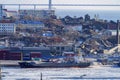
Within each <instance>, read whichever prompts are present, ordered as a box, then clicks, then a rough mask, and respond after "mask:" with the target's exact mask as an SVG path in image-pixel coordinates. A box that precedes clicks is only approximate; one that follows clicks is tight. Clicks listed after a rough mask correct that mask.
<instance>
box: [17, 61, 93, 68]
mask: <svg viewBox="0 0 120 80" xmlns="http://www.w3.org/2000/svg"><path fill="white" fill-rule="evenodd" d="M90 64H91V63H90V62H79V63H54V62H41V63H39V64H37V63H35V62H19V65H20V67H21V68H65V67H78V68H86V67H89V66H90Z"/></svg>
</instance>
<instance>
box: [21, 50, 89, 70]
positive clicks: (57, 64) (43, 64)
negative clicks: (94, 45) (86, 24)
mask: <svg viewBox="0 0 120 80" xmlns="http://www.w3.org/2000/svg"><path fill="white" fill-rule="evenodd" d="M65 54H67V55H65V56H62V57H59V58H58V57H57V58H51V59H49V61H41V60H40V62H39V61H37V62H36V61H29V62H27V61H23V62H19V65H20V67H21V68H64V67H79V68H86V67H89V66H90V65H91V62H89V61H87V60H85V59H83V58H82V57H81V56H78V55H73V54H74V53H71V52H67V53H65Z"/></svg>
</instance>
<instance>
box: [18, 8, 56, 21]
mask: <svg viewBox="0 0 120 80" xmlns="http://www.w3.org/2000/svg"><path fill="white" fill-rule="evenodd" d="M54 14H55V11H54V10H19V15H20V18H21V17H24V16H34V17H39V18H42V19H45V18H48V17H49V16H50V15H54Z"/></svg>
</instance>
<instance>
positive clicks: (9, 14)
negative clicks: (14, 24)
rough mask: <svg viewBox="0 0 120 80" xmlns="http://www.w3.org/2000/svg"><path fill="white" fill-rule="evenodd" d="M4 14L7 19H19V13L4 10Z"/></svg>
mask: <svg viewBox="0 0 120 80" xmlns="http://www.w3.org/2000/svg"><path fill="white" fill-rule="evenodd" d="M3 13H4V16H6V17H14V18H17V17H18V13H17V11H9V10H7V9H3Z"/></svg>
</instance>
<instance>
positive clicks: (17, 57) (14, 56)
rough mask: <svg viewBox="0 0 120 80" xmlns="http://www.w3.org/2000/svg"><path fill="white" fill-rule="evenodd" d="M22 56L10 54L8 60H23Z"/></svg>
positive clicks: (14, 53) (17, 53)
mask: <svg viewBox="0 0 120 80" xmlns="http://www.w3.org/2000/svg"><path fill="white" fill-rule="evenodd" d="M21 58H22V55H21V53H19V52H12V53H9V54H8V56H7V60H21Z"/></svg>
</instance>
